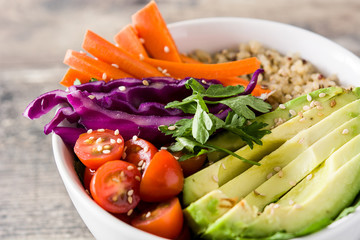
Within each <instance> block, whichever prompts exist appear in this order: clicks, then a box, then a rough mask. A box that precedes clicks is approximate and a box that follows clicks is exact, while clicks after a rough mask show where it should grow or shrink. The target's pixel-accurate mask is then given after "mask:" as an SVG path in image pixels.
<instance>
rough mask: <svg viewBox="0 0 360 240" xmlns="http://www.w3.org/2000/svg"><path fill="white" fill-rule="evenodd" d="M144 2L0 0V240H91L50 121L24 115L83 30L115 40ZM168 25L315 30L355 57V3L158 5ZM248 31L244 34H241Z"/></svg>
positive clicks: (198, 0) (170, 1)
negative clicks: (197, 22)
mask: <svg viewBox="0 0 360 240" xmlns="http://www.w3.org/2000/svg"><path fill="white" fill-rule="evenodd" d="M147 2H148V1H147V0H101V1H100V0H99V1H90V0H11V1H9V0H0V9H2V13H1V14H0V126H1V131H0V153H1V155H0V183H1V187H0V196H1V197H0V239H3V240H7V239H9V240H10V239H11V240H14V239H37V240H41V239H93V237H92V235H91V233H90V232H89V231H88V230H87V228H86V226H85V225H84V224H83V222H82V220H81V219H80V217H79V215H78V214H77V212H76V210H75V208H74V207H73V205H72V203H71V201H70V199H69V197H68V195H67V193H66V190H65V188H64V186H63V183H62V182H61V179H60V176H59V174H58V172H57V170H56V166H55V163H54V160H53V155H52V149H51V137H50V136H45V135H43V132H42V131H43V126H44V124H45V123H47V122H48V121H49V120H50V118H48V117H44V118H42V119H40V120H37V121H30V120H28V119H25V118H24V117H23V116H22V115H21V114H22V112H23V111H24V109H25V107H26V106H27V104H28V103H29V102H30V101H31V100H32V99H34V98H35V97H37V96H38V95H40V94H41V93H44V92H46V91H50V90H54V89H57V88H62V87H61V86H60V85H59V84H58V82H59V81H60V79H61V77H62V76H63V74H64V73H65V70H66V66H65V65H63V64H62V60H63V57H64V54H65V51H66V50H67V49H69V48H71V49H74V50H80V46H81V42H82V38H83V35H84V33H85V31H86V29H91V30H93V31H95V32H96V33H98V34H99V35H101V36H103V37H105V38H107V39H108V40H112V36H114V35H115V34H116V33H117V32H118V31H119V30H120V29H121V28H122V27H123V26H125V25H126V24H128V23H129V22H130V17H131V14H132V13H134V12H135V11H137V10H138V9H140V8H141V7H142V6H144V5H145V4H146V3H147ZM156 2H157V3H158V6H159V9H160V11H161V12H162V15H163V17H164V18H165V20H166V22H167V23H172V22H176V21H182V20H188V19H193V18H203V17H219V16H227V17H249V18H260V19H268V20H273V21H278V22H283V23H287V24H291V25H295V26H298V27H301V28H305V29H308V30H311V31H313V32H316V33H319V34H321V35H323V36H325V37H327V38H329V39H331V40H333V41H335V42H337V43H338V44H340V45H342V46H343V47H345V48H347V49H348V50H350V51H352V52H353V53H354V54H356V55H358V56H360V30H359V26H360V14H359V12H360V1H359V0H302V1H298V0H272V1H267V0H252V1H249V0H157V1H156ZM259 31H261V29H259ZM244 34H246V33H244Z"/></svg>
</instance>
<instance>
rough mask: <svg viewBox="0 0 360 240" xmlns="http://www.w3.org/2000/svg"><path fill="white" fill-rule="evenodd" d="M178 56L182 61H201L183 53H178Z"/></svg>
mask: <svg viewBox="0 0 360 240" xmlns="http://www.w3.org/2000/svg"><path fill="white" fill-rule="evenodd" d="M180 58H181V61H182V62H184V63H202V62H200V61H198V60H196V59H193V58H191V57H188V56H186V55H184V54H180Z"/></svg>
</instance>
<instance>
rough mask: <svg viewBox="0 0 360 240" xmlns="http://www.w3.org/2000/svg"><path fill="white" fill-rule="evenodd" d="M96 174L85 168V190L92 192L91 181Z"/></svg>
mask: <svg viewBox="0 0 360 240" xmlns="http://www.w3.org/2000/svg"><path fill="white" fill-rule="evenodd" d="M94 174H95V170H93V169H90V168H88V167H85V170H84V180H83V181H84V187H85V189H87V190H90V181H91V178H92V177H93V176H94Z"/></svg>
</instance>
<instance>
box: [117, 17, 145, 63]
mask: <svg viewBox="0 0 360 240" xmlns="http://www.w3.org/2000/svg"><path fill="white" fill-rule="evenodd" d="M114 40H115V42H116V43H117V45H118V47H120V48H122V49H123V50H126V51H128V52H129V53H131V54H133V55H136V56H140V54H141V55H142V56H143V57H148V54H147V52H146V51H145V48H144V46H143V44H142V43H141V41H140V39H139V37H138V35H137V31H136V30H135V29H134V27H133V26H132V25H131V24H128V25H126V26H125V27H124V28H123V29H121V31H120V32H118V33H117V34H116V35H115V37H114Z"/></svg>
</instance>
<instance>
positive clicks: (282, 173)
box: [278, 170, 284, 178]
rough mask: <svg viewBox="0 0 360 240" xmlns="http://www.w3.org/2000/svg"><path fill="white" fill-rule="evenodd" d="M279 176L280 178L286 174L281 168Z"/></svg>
mask: <svg viewBox="0 0 360 240" xmlns="http://www.w3.org/2000/svg"><path fill="white" fill-rule="evenodd" d="M278 176H279V178H282V177H283V176H284V172H283V171H282V170H280V171H279V173H278Z"/></svg>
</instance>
